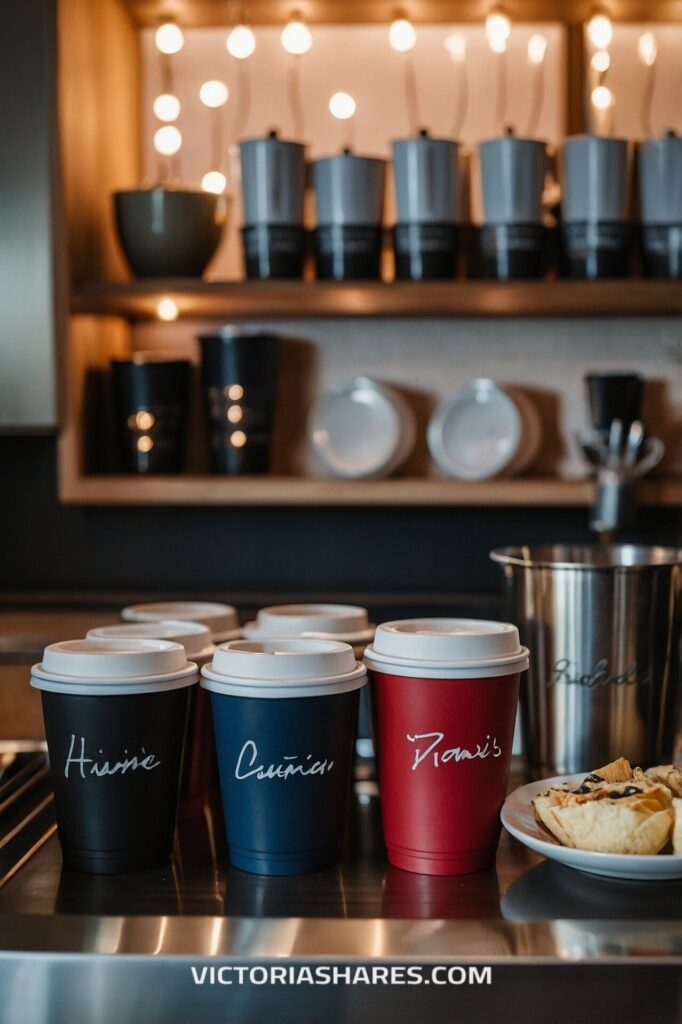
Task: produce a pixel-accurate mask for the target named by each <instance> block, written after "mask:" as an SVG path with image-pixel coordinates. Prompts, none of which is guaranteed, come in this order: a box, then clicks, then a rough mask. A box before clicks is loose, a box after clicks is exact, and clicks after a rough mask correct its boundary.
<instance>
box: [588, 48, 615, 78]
mask: <svg viewBox="0 0 682 1024" xmlns="http://www.w3.org/2000/svg"><path fill="white" fill-rule="evenodd" d="M590 64H591V65H592V67H593V69H594V70H595V71H596V72H597V73H598V74H600V75H603V74H605V73H606V72H607V71H608V70H609V68H610V67H611V57H610V56H609V51H608V50H597V52H596V53H593V54H592V60H591V61H590Z"/></svg>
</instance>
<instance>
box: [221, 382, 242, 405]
mask: <svg viewBox="0 0 682 1024" xmlns="http://www.w3.org/2000/svg"><path fill="white" fill-rule="evenodd" d="M223 394H224V395H225V398H229V399H230V401H231V402H238V401H239V399H240V398H243V397H244V388H243V387H242V386H241V384H230V385H228V387H226V388H225V390H224V392H223Z"/></svg>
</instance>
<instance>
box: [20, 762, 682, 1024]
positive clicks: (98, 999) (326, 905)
mask: <svg viewBox="0 0 682 1024" xmlns="http://www.w3.org/2000/svg"><path fill="white" fill-rule="evenodd" d="M8 746H9V748H12V747H13V746H14V745H12V744H10V745H5V749H7V748H8ZM24 746H27V747H29V748H30V747H31V745H30V744H28V745H24ZM0 753H2V750H1V749H0ZM32 756H33V758H34V760H33V767H32V769H31V773H32V774H31V778H32V779H33V781H32V782H30V783H29V782H25V781H24V776H22V775H19V777H18V782H17V784H16V785H15V791H16V792H18V793H19V797H17V799H16V804H17V809H16V811H15V814H14V818H13V820H12V828H11V829H10V830H9V831H8V830H7V829H5V832H4V838H0V993H2V998H1V999H0V1024H5V1022H7V1024H22V1022H23V1021H26V1022H30V1024H67V1022H68V1024H72V1022H73V1021H74V1020H77V1019H80V1020H83V1021H97V1022H98V1024H109V1022H110V1021H111V1022H112V1024H114V1022H115V1024H123V1022H125V1021H128V1020H130V1021H131V1022H132V1021H135V1022H136V1024H137V1022H139V1021H144V1024H155V1022H158V1024H184V1022H187V1024H195V1022H196V1024H212V1022H213V1021H224V1020H228V1019H229V1020H232V1019H234V1020H239V1021H253V1022H254V1024H255V1022H259V1024H261V1022H264V1021H265V1022H267V1021H270V1020H277V1021H278V1024H280V1022H288V1021H291V1022H292V1024H294V1022H296V1024H301V1022H304V1021H311V1022H312V1021H315V1022H316V1024H317V1022H318V1021H320V1022H325V1024H326V1022H327V1021H344V1022H345V1021H350V1020H352V1021H353V1022H354V1024H356V1022H361V1024H362V1022H364V1021H368V1022H369V1021H371V1022H373V1024H374V1022H377V1021H384V1020H386V1021H389V1020H390V1021H392V1022H395V1021H399V1022H400V1021H403V1020H404V1021H410V1022H413V1021H415V1020H416V1021H421V1020H428V1021H429V1024H438V1022H439V1021H441V1020H442V1021H443V1022H445V1021H451V1020H452V1019H453V1017H452V1011H453V1007H454V1006H455V1004H456V1006H457V1007H458V1008H459V1010H460V1016H458V1017H457V1020H458V1021H460V1020H461V1021H468V1020H471V1021H480V1022H482V1024H491V1022H496V1021H498V1020H499V1021H500V1024H502V1022H504V1024H514V1022H516V1021H519V1022H520V1021H525V1022H527V1021H528V1020H529V1019H531V1020H542V1021H543V1022H544V1020H545V1019H547V1020H548V1019H549V1017H547V1018H544V1017H537V1016H535V1017H533V1013H534V1012H536V1011H537V1008H538V1006H542V1005H546V1006H548V1007H549V1006H552V1007H553V1009H552V1012H551V1019H552V1020H553V1021H557V1022H564V1021H565V1022H566V1024H576V1022H578V1021H582V1020H583V1019H585V1014H586V1013H587V1012H588V1010H587V1008H586V1007H587V1003H586V1002H585V1000H587V999H588V995H589V992H590V991H591V990H592V988H593V987H594V986H596V987H598V989H599V992H600V1000H602V1001H603V1000H607V1003H604V1005H611V1004H610V1003H608V999H611V1000H613V1001H615V1002H614V1003H613V1005H614V1006H618V1005H620V1004H623V1005H624V1006H625V1008H626V1009H627V1011H628V1012H629V1011H630V1010H632V1011H633V1016H623V1015H622V1014H621V1019H623V1020H626V1021H627V1020H634V1019H637V1020H638V1022H639V1024H642V1022H646V1021H648V1020H649V1019H651V1020H652V1021H653V1020H656V1021H657V1024H668V1021H670V1022H673V1021H678V1020H679V1019H680V1017H679V1011H680V1007H682V971H681V970H680V967H681V966H682V884H679V883H673V884H671V883H666V884H663V885H660V884H656V883H647V884H639V883H633V882H619V881H612V880H608V879H599V878H593V877H590V876H588V875H581V874H579V873H578V872H574V871H571V870H570V869H568V868H564V867H561V866H560V865H556V864H551V863H549V862H547V861H543V860H542V858H540V857H538V856H537V855H535V854H533V853H531V852H530V851H528V850H527V849H525V848H524V847H522V846H521V845H519V844H518V843H517V842H516V841H515V840H513V839H512V838H511V837H510V836H508V835H506V834H505V833H503V835H502V837H501V841H500V848H499V852H498V857H497V864H496V868H495V870H492V871H486V872H481V873H479V874H476V875H467V876H460V877H430V876H425V875H414V874H410V873H408V872H404V871H400V870H398V869H395V868H392V867H391V866H390V865H388V864H387V863H386V859H385V854H384V850H383V843H382V837H381V828H380V816H379V800H378V796H377V794H376V786H375V784H374V783H373V782H372V781H371V780H366V781H360V782H357V783H356V786H355V792H354V799H353V801H352V807H351V814H350V822H349V829H348V834H347V837H346V842H345V847H344V854H343V859H342V861H341V864H340V865H339V867H338V868H335V869H331V870H329V871H324V872H319V873H317V874H313V875H308V876H301V877H296V878H263V877H260V876H256V875H248V874H246V873H243V872H239V871H236V870H235V869H233V868H232V867H230V865H229V863H228V862H227V859H226V856H225V846H224V839H223V834H222V821H221V820H220V810H219V806H218V805H217V804H215V803H214V802H211V803H210V804H209V805H208V806H207V808H206V811H205V814H204V816H203V817H202V818H199V819H194V820H188V821H181V822H180V824H179V828H178V840H177V844H176V851H175V855H174V858H173V861H172V863H171V864H169V865H168V866H166V867H164V868H159V869H157V870H154V871H146V872H140V873H138V874H131V875H127V876H88V875H82V874H77V873H74V872H69V871H67V870H65V869H63V868H62V864H61V856H60V852H59V844H58V842H57V837H56V834H55V826H54V816H53V810H52V805H51V800H50V797H49V787H48V788H47V790H46V776H45V771H44V765H43V767H42V768H41V766H40V761H41V758H44V755H40V754H38V755H37V760H36V755H35V754H34V755H32ZM515 768H516V770H517V773H518V768H519V766H518V765H516V766H515ZM512 781H513V784H517V783H518V782H519V781H521V778H520V777H519V776H518V774H516V775H515V777H514V778H513V780H512ZM272 965H274V966H279V967H281V966H282V965H286V966H287V967H288V968H289V967H291V968H297V967H299V966H305V965H308V966H309V967H310V966H311V967H312V968H317V967H320V966H322V965H330V966H336V967H337V968H339V969H341V968H343V969H344V970H345V968H346V967H348V968H349V970H355V968H360V967H364V968H367V969H370V968H371V969H375V968H377V967H378V966H380V965H384V966H386V965H388V966H389V967H395V968H398V969H399V970H400V969H402V967H403V966H412V967H417V968H418V969H419V970H420V971H424V972H426V973H425V974H424V975H423V977H424V978H426V979H427V980H426V981H425V982H424V983H423V984H420V985H419V986H418V987H416V988H403V986H402V984H400V983H398V984H390V985H387V984H385V983H378V984H375V985H371V986H368V985H367V984H365V983H364V982H361V983H352V984H350V983H343V984H339V985H335V986H334V988H333V990H330V989H329V988H326V987H325V986H324V985H322V986H317V987H310V986H309V985H305V984H304V985H298V986H293V985H292V986H290V987H287V988H286V992H285V991H284V989H283V988H282V986H281V984H277V983H272V982H270V981H268V982H263V981H262V980H260V979H258V980H256V981H253V982H251V981H249V978H250V975H249V974H248V973H247V974H246V975H245V977H246V979H247V980H246V982H244V984H239V985H238V984H237V983H236V981H234V980H233V976H232V975H231V974H229V975H228V977H229V979H230V980H228V981H223V983H222V984H221V983H216V984H211V983H208V982H207V983H205V984H203V985H199V984H196V983H195V980H194V975H193V974H192V968H194V970H195V972H198V974H199V975H201V972H202V970H203V968H204V967H207V968H211V967H212V968H214V969H215V968H220V969H221V970H223V971H225V970H227V971H228V972H231V971H234V970H235V969H236V968H237V967H244V968H245V969H248V971H251V970H252V969H255V968H256V967H259V968H260V969H261V970H262V968H263V967H264V966H272ZM433 965H444V966H445V967H446V968H450V967H453V966H454V967H455V969H456V971H457V972H458V973H457V977H458V978H465V980H466V979H467V978H468V977H469V976H468V974H467V972H468V971H470V970H472V969H473V968H474V967H477V969H479V968H480V969H481V970H482V969H483V967H484V966H490V968H491V974H490V981H489V983H488V984H482V985H481V984H477V983H476V982H475V981H474V982H473V983H471V984H462V983H461V982H460V981H457V982H456V983H455V984H452V985H445V986H443V985H441V984H438V985H436V984H435V983H434V984H433V985H432V986H431V987H426V986H428V985H429V984H430V982H429V980H428V979H429V978H430V975H429V971H430V970H431V969H432V968H433ZM653 991H655V992H656V998H655V1003H654V1004H652V1003H651V1000H649V1001H648V1002H646V1001H644V1002H643V999H644V997H645V996H646V994H647V992H653ZM653 1006H655V1011H656V1015H655V1016H652V1017H648V1016H647V1012H648V1010H649V1009H652V1007H653ZM228 1010H229V1013H228ZM652 1012H653V1011H652ZM230 1014H232V1016H230Z"/></svg>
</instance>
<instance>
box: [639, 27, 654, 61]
mask: <svg viewBox="0 0 682 1024" xmlns="http://www.w3.org/2000/svg"><path fill="white" fill-rule="evenodd" d="M637 52H638V53H639V59H640V60H641V62H642V64H645V65H646V67H648V68H652V67H653V66H654V64H655V63H656V57H657V55H658V47H657V45H656V36H655V35H654V34H653V32H645V33H644V34H643V35H641V36H640V37H639V42H638V43H637Z"/></svg>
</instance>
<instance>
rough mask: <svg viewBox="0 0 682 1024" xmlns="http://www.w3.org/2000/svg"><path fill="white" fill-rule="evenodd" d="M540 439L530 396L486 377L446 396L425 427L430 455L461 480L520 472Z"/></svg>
mask: <svg viewBox="0 0 682 1024" xmlns="http://www.w3.org/2000/svg"><path fill="white" fill-rule="evenodd" d="M540 440H541V424H540V419H539V416H538V413H537V411H536V409H535V407H534V405H533V404H532V402H530V400H529V399H528V398H527V397H526V396H525V395H522V394H521V393H519V392H516V391H514V390H513V389H511V388H503V387H500V386H499V385H497V384H496V383H495V382H494V381H492V380H489V379H487V378H480V379H477V380H473V381H471V383H470V384H468V385H467V386H466V387H464V388H462V389H461V390H460V391H456V392H455V393H454V394H453V395H450V396H449V397H448V398H445V399H444V400H443V401H442V402H441V403H440V405H439V406H438V407H437V409H436V410H435V412H434V413H433V416H432V417H431V420H430V422H429V427H428V432H427V441H428V445H429V451H430V452H431V457H432V459H433V460H434V462H435V463H436V464H437V465H438V466H440V468H441V469H442V470H443V471H444V472H445V473H447V474H448V476H451V477H455V478H456V479H458V480H490V479H492V478H493V477H496V476H500V475H510V476H511V475H513V474H514V473H518V472H520V471H521V470H522V469H524V468H525V467H526V466H528V465H529V464H530V463H531V462H532V461H533V459H534V458H535V456H536V455H537V452H538V448H539V445H540Z"/></svg>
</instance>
